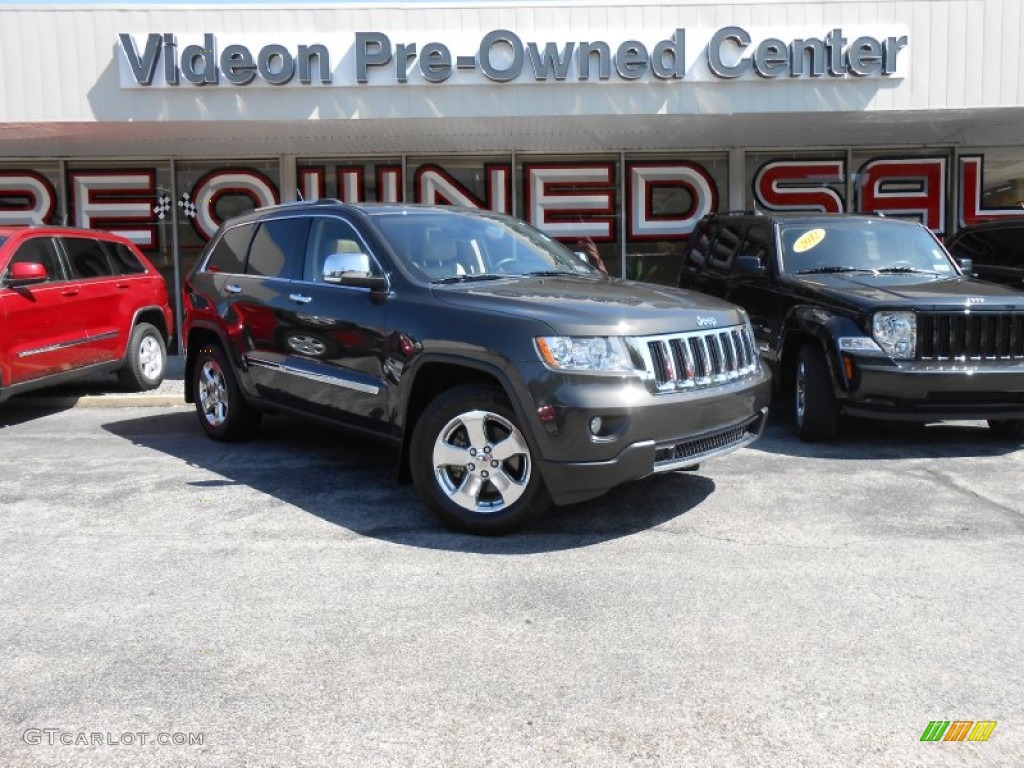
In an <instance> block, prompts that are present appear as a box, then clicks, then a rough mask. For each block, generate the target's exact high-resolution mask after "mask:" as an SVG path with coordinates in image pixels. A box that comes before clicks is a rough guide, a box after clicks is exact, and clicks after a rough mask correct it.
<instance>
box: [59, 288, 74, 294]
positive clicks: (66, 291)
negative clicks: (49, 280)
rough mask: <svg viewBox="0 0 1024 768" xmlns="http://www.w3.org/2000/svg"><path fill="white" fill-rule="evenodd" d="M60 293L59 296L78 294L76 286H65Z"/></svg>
mask: <svg viewBox="0 0 1024 768" xmlns="http://www.w3.org/2000/svg"><path fill="white" fill-rule="evenodd" d="M60 295H61V296H77V295H78V289H77V288H65V289H64V290H63V291H61V292H60Z"/></svg>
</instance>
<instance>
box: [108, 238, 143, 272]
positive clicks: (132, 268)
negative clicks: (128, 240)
mask: <svg viewBox="0 0 1024 768" xmlns="http://www.w3.org/2000/svg"><path fill="white" fill-rule="evenodd" d="M100 245H102V246H103V247H104V248H105V249H106V251H107V255H108V256H109V257H110V261H111V263H112V264H113V265H114V274H117V275H141V274H143V273H144V272H145V271H146V268H145V267H144V266H143V265H142V262H141V261H139V257H138V256H136V255H135V254H134V253H132V249H131V248H129V247H128V246H127V245H125V244H124V243H108V242H104V241H100Z"/></svg>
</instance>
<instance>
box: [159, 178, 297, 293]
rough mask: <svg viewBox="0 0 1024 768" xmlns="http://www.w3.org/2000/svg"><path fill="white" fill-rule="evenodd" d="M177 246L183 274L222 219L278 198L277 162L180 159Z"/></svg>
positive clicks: (273, 202)
mask: <svg viewBox="0 0 1024 768" xmlns="http://www.w3.org/2000/svg"><path fill="white" fill-rule="evenodd" d="M175 170H176V173H177V182H178V184H177V186H178V190H177V191H178V197H177V200H175V201H174V204H175V205H176V206H177V207H178V250H179V254H180V260H181V261H180V269H181V274H182V275H183V276H184V275H187V274H188V273H189V272H190V271H191V270H192V267H193V266H194V265H195V263H196V259H198V258H199V255H200V253H201V252H202V250H203V248H204V247H205V245H206V243H207V241H208V240H209V239H210V238H211V237H213V234H214V233H215V232H216V231H217V227H218V226H220V224H221V222H223V221H224V220H226V219H229V218H231V217H233V216H238V215H240V214H243V213H247V212H248V211H251V210H253V209H255V208H259V207H262V206H266V205H275V204H276V203H278V202H280V201H281V194H280V181H281V180H280V164H279V161H278V159H277V158H274V159H270V160H236V161H234V162H209V161H179V162H178V163H176V164H175Z"/></svg>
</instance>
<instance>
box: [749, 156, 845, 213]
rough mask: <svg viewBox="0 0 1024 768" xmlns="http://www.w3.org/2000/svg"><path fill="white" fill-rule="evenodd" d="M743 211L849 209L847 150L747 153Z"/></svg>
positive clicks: (821, 211) (832, 211) (827, 210)
mask: <svg viewBox="0 0 1024 768" xmlns="http://www.w3.org/2000/svg"><path fill="white" fill-rule="evenodd" d="M744 166H745V171H746V181H747V183H746V196H745V198H744V200H745V202H744V208H745V209H746V210H754V209H760V210H765V211H774V212H781V211H816V212H818V213H844V212H846V211H847V210H848V208H847V201H848V199H849V196H848V192H847V182H848V179H847V169H846V152H845V151H840V152H748V153H747V155H746V158H745V163H744Z"/></svg>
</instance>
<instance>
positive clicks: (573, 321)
mask: <svg viewBox="0 0 1024 768" xmlns="http://www.w3.org/2000/svg"><path fill="white" fill-rule="evenodd" d="M431 289H432V290H433V292H434V296H435V297H436V298H437V299H438V300H439V301H443V302H445V303H447V304H452V305H455V306H459V307H464V308H473V309H478V310H480V311H483V312H492V313H493V312H497V313H502V314H511V315H517V316H524V315H525V316H528V317H533V318H536V319H537V320H539V321H540V322H543V323H545V324H547V325H548V327H550V328H551V330H552V331H553V332H554V333H556V334H558V335H566V336H570V335H574V336H588V335H589V336H598V335H605V336H647V335H655V334H667V333H679V332H682V331H693V330H708V329H709V328H715V327H717V328H724V327H726V326H730V325H736V324H738V323H742V322H744V321H745V317H744V315H743V314H742V310H740V309H739V308H738V307H737V306H735V305H734V304H729V303H727V302H724V301H721V300H719V299H716V298H713V297H711V296H705V295H703V294H699V293H693V292H690V291H683V290H679V289H677V288H670V287H668V286H661V285H652V284H650V283H636V282H632V281H629V280H619V279H617V278H607V277H604V278H594V277H581V276H576V275H559V276H553V277H510V278H508V279H507V280H506V279H502V280H494V281H487V282H476V283H473V282H467V283H454V284H450V285H433V286H431Z"/></svg>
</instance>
